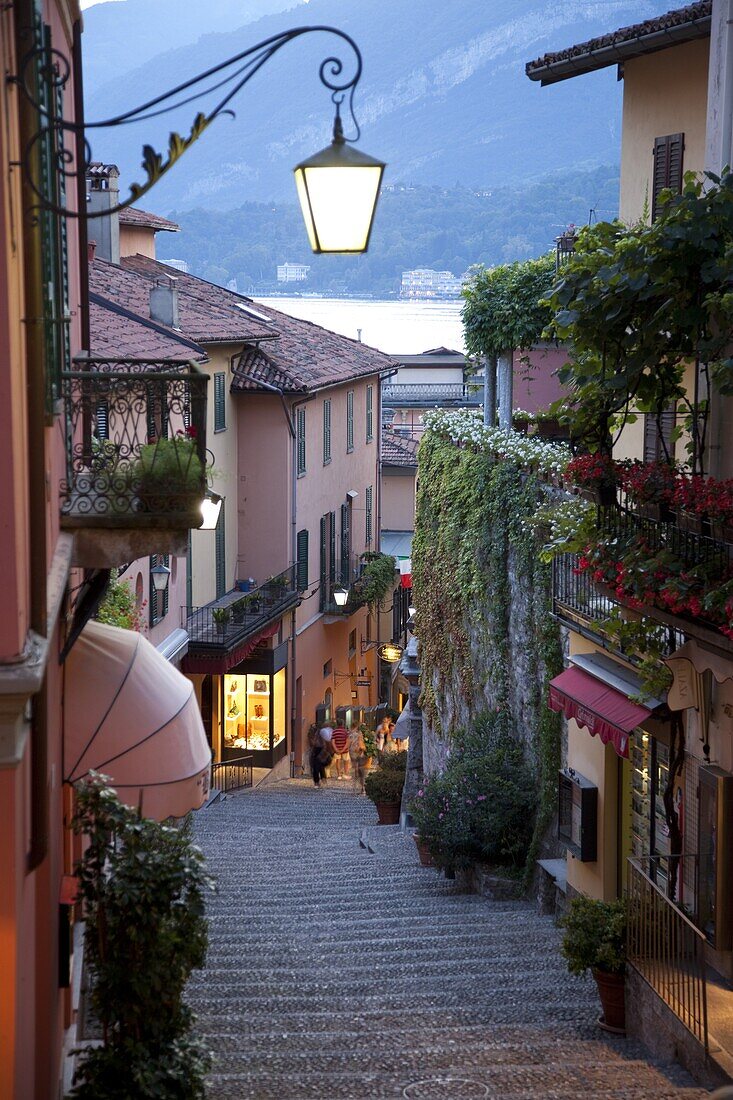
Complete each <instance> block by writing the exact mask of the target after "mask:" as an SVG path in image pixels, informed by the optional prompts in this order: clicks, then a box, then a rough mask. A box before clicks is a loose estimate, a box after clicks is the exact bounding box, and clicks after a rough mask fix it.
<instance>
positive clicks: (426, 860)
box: [412, 833, 435, 867]
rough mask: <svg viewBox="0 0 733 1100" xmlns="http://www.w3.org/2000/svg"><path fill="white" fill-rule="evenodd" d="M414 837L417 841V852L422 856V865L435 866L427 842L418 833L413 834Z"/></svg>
mask: <svg viewBox="0 0 733 1100" xmlns="http://www.w3.org/2000/svg"><path fill="white" fill-rule="evenodd" d="M412 839H413V840H414V841H415V847H416V848H417V854H418V856H419V857H420V866H421V867H434V866H435V864H434V863H433V857H432V856H431V854H430V849H429V848H428V845H427V842H426V841H424V840H422V839H421V838H420V837H419V836H418V835H417V833H413V834H412Z"/></svg>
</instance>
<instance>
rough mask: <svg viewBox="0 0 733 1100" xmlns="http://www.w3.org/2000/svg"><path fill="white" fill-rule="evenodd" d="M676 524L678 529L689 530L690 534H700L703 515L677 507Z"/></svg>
mask: <svg viewBox="0 0 733 1100" xmlns="http://www.w3.org/2000/svg"><path fill="white" fill-rule="evenodd" d="M677 526H678V527H679V529H680V531H690V532H692V534H695V535H701V534H702V526H703V517H702V516H698V515H697V514H696V513H695V512H688V511H687V510H686V509H685V508H678V509H677Z"/></svg>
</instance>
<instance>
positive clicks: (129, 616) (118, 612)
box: [94, 570, 145, 630]
mask: <svg viewBox="0 0 733 1100" xmlns="http://www.w3.org/2000/svg"><path fill="white" fill-rule="evenodd" d="M144 607H145V601H144V600H143V602H142V603H141V604H140V606H139V607H138V606H137V602H136V600H135V596H134V595H133V593H132V589H131V588H130V582H129V581H120V580H118V579H117V571H116V570H113V571H112V577H111V579H110V582H109V587H108V588H107V592H106V594H105V597H104V599H103V600H102V603H101V604H100V606H99V610H98V611H97V614H96V615H95V616H94V617H95V619H96V620H97V622H99V623H107V624H108V625H109V626H119V627H122V628H123V629H124V630H142V629H143V626H144V619H143V609H144Z"/></svg>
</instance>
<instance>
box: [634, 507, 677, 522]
mask: <svg viewBox="0 0 733 1100" xmlns="http://www.w3.org/2000/svg"><path fill="white" fill-rule="evenodd" d="M636 511H637V512H638V514H639V515H640V516H644V518H645V519H653V520H655V522H656V523H674V521H675V514H674V512H673V511H672V509H671V508H670V506H669V505H668V504H661V503H660V504H650V503H644V504H637V505H636Z"/></svg>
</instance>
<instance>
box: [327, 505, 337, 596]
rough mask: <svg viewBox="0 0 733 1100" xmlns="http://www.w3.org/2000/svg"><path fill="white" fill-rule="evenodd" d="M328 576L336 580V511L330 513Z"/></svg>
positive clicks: (331, 579)
mask: <svg viewBox="0 0 733 1100" xmlns="http://www.w3.org/2000/svg"><path fill="white" fill-rule="evenodd" d="M328 576H329V580H330V581H331V582H332V583H333V581H335V580H336V513H335V512H329V513H328Z"/></svg>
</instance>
